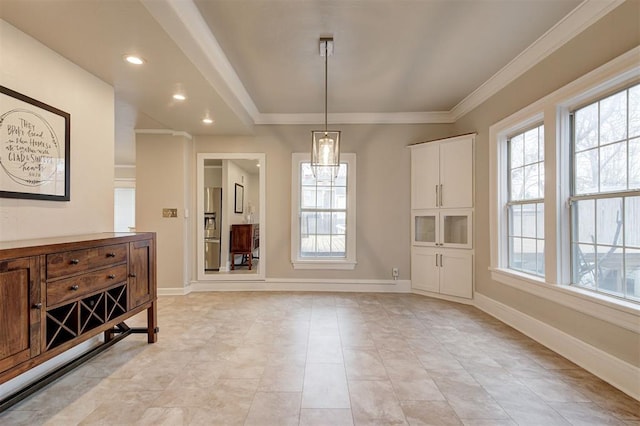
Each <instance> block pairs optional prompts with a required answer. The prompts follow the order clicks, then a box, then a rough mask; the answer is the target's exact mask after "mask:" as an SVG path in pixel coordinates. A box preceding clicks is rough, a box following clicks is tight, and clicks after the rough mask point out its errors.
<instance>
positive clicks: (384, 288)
mask: <svg viewBox="0 0 640 426" xmlns="http://www.w3.org/2000/svg"><path fill="white" fill-rule="evenodd" d="M190 291H194V292H202V291H314V292H323V291H326V292H354V293H362V292H367V293H409V292H410V291H411V281H409V280H335V279H328V280H323V279H287V278H269V279H267V280H265V281H194V282H192V283H191V286H190ZM185 294H186V293H185Z"/></svg>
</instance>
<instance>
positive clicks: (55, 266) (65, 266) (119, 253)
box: [47, 244, 127, 280]
mask: <svg viewBox="0 0 640 426" xmlns="http://www.w3.org/2000/svg"><path fill="white" fill-rule="evenodd" d="M126 261H127V245H126V244H116V245H111V246H103V247H95V248H90V249H86V250H74V251H65V252H61V253H54V254H48V255H47V279H48V280H50V279H55V278H60V277H64V276H67V275H74V274H76V273H79V272H85V271H89V270H91V269H95V268H99V267H101V266H108V265H114V264H117V263H122V262H126Z"/></svg>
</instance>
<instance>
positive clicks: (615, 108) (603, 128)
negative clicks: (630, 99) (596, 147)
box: [600, 91, 627, 145]
mask: <svg viewBox="0 0 640 426" xmlns="http://www.w3.org/2000/svg"><path fill="white" fill-rule="evenodd" d="M626 137H627V92H626V91H622V92H619V93H616V94H615V95H612V96H609V97H608V98H605V99H603V100H602V101H600V145H604V144H606V143H610V142H617V141H620V140H622V139H625V138H626Z"/></svg>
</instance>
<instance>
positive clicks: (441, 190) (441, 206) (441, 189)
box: [440, 184, 443, 207]
mask: <svg viewBox="0 0 640 426" xmlns="http://www.w3.org/2000/svg"><path fill="white" fill-rule="evenodd" d="M442 192H443V190H442V184H440V207H442Z"/></svg>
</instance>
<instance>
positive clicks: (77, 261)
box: [69, 259, 80, 265]
mask: <svg viewBox="0 0 640 426" xmlns="http://www.w3.org/2000/svg"><path fill="white" fill-rule="evenodd" d="M69 263H70V264H72V265H77V264H78V263H80V260H79V259H71V260H70V261H69Z"/></svg>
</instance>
